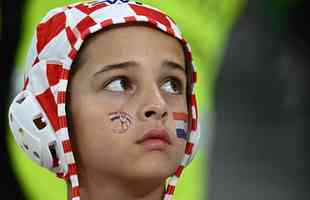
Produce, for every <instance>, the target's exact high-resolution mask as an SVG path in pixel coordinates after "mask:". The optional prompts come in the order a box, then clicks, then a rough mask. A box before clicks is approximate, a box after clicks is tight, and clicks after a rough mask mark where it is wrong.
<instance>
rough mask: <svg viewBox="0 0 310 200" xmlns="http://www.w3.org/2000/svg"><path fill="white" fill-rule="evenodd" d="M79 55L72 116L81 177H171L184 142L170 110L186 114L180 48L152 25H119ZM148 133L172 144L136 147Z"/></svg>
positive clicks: (73, 82)
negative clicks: (162, 134) (163, 136)
mask: <svg viewBox="0 0 310 200" xmlns="http://www.w3.org/2000/svg"><path fill="white" fill-rule="evenodd" d="M80 56H81V63H80V64H79V65H80V66H79V68H78V70H77V72H76V73H75V74H74V75H73V77H72V79H71V82H70V91H69V92H70V103H69V110H70V113H71V118H72V133H71V135H72V139H73V146H74V151H75V154H76V155H77V163H78V168H79V173H80V174H81V176H82V177H83V175H85V173H86V174H87V176H95V175H96V176H97V175H98V172H99V173H100V174H102V175H103V176H106V177H111V175H112V176H113V175H114V176H115V175H116V176H117V177H122V178H125V179H127V180H135V179H145V178H146V177H148V178H151V179H153V178H155V179H158V178H160V179H162V180H164V179H165V178H166V177H168V176H169V175H171V174H172V173H173V172H174V171H175V169H176V167H177V165H178V164H179V163H180V160H181V159H182V157H183V155H184V148H185V144H186V140H185V139H183V138H181V137H177V135H176V123H175V121H174V120H173V113H174V112H184V113H187V104H186V84H187V83H186V73H185V61H184V53H183V49H182V47H181V44H180V43H179V42H178V41H177V40H176V39H174V38H172V37H171V36H168V35H165V34H164V33H161V32H160V31H158V30H155V29H153V28H150V27H146V26H123V27H118V28H113V29H111V30H108V31H105V32H102V33H98V34H97V35H95V36H94V37H92V38H90V39H89V41H87V43H86V44H85V46H84V47H83V50H82V51H81V55H80ZM153 129H155V132H156V131H157V132H160V131H166V132H167V133H168V135H169V137H170V140H171V143H169V144H168V143H166V142H163V141H162V140H148V142H141V138H142V137H144V135H145V134H147V133H148V132H149V131H150V130H153ZM107 175H109V176H107Z"/></svg>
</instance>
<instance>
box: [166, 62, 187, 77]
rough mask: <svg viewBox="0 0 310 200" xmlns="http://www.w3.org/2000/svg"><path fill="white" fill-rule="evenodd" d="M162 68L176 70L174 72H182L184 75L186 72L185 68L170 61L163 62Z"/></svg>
mask: <svg viewBox="0 0 310 200" xmlns="http://www.w3.org/2000/svg"><path fill="white" fill-rule="evenodd" d="M162 66H163V67H168V68H170V69H176V70H180V71H182V72H184V73H185V74H186V71H185V66H183V65H181V64H179V63H177V62H174V61H171V60H164V61H163V62H162Z"/></svg>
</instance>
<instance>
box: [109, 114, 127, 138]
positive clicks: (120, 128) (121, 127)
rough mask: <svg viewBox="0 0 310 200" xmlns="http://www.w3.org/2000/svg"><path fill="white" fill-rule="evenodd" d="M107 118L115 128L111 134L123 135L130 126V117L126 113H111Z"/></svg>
mask: <svg viewBox="0 0 310 200" xmlns="http://www.w3.org/2000/svg"><path fill="white" fill-rule="evenodd" d="M109 117H110V120H111V122H112V123H113V125H114V126H115V128H112V131H113V133H125V132H126V131H127V130H128V129H129V127H130V126H131V124H132V117H131V116H130V115H129V114H128V113H126V112H112V113H109Z"/></svg>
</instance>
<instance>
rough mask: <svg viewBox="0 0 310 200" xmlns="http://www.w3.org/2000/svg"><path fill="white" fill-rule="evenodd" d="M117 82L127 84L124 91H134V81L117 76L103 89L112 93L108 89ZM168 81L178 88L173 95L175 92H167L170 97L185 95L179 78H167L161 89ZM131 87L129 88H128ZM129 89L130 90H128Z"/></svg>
mask: <svg viewBox="0 0 310 200" xmlns="http://www.w3.org/2000/svg"><path fill="white" fill-rule="evenodd" d="M117 80H120V81H125V84H126V87H127V88H125V89H124V91H128V90H132V89H133V85H132V81H130V79H129V78H128V77H126V76H116V77H113V78H111V79H109V80H108V81H106V82H105V83H104V84H103V88H104V89H105V90H108V91H112V90H111V89H110V90H109V89H107V87H108V86H109V85H110V84H111V83H113V82H114V81H117ZM168 81H171V83H172V84H173V83H176V87H177V90H178V91H177V92H175V93H173V92H167V93H169V94H170V95H181V94H183V88H184V86H183V83H182V81H181V80H179V78H177V77H174V76H169V77H167V78H166V79H164V81H162V83H161V84H160V87H162V86H163V85H164V84H166V83H167V82H168ZM128 86H129V87H128ZM128 88H129V89H128ZM124 91H112V92H124Z"/></svg>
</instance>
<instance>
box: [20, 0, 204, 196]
mask: <svg viewBox="0 0 310 200" xmlns="http://www.w3.org/2000/svg"><path fill="white" fill-rule="evenodd" d="M128 22H146V23H148V24H150V25H152V26H153V27H154V28H156V29H158V30H160V31H163V32H165V33H166V34H169V35H171V36H172V37H175V38H177V39H178V40H179V41H180V42H181V43H182V44H183V45H184V47H185V51H186V52H185V56H186V59H187V61H188V62H189V63H191V66H192V67H193V72H192V74H191V76H192V87H193V90H192V94H191V96H190V99H191V101H190V104H191V108H192V110H191V112H190V113H191V117H190V121H189V124H190V127H189V131H190V133H189V134H190V135H189V140H188V141H187V144H186V149H185V155H184V158H183V160H182V162H181V164H180V165H179V166H178V168H177V170H176V172H175V174H174V175H173V176H172V177H171V179H170V181H169V183H168V186H167V189H166V194H165V196H164V199H165V200H169V199H171V198H172V195H173V193H174V190H175V186H176V183H177V180H178V178H179V177H180V175H181V172H182V170H183V168H184V167H185V166H186V165H187V164H188V162H189V160H191V156H192V154H193V148H194V147H195V146H196V144H197V140H198V138H199V137H198V136H199V132H198V131H197V104H196V98H195V93H194V85H195V83H196V71H195V68H194V66H193V64H192V55H191V50H190V47H189V45H188V44H187V42H186V41H185V39H184V38H182V36H181V32H180V31H179V29H178V28H177V26H176V24H175V23H174V21H173V20H172V19H171V18H170V17H168V16H167V15H166V14H164V13H163V12H162V11H159V10H158V9H155V8H152V7H150V6H147V5H142V4H140V3H136V2H128V3H123V2H120V1H116V3H114V4H110V3H108V2H107V1H92V2H88V3H87V2H86V3H77V4H73V5H69V6H66V7H62V8H56V9H53V10H51V11H50V12H49V13H48V14H47V16H46V17H44V18H43V20H42V21H41V22H40V23H39V25H38V26H37V29H36V31H35V34H34V37H33V40H32V44H31V47H30V50H29V53H28V58H27V63H26V65H27V73H26V75H25V82H24V89H25V90H29V91H31V92H32V93H33V94H34V95H35V96H36V98H37V100H38V101H39V103H40V105H41V107H42V108H43V110H44V111H45V113H46V114H47V116H48V118H49V120H50V122H51V124H52V127H53V129H54V130H55V135H56V137H57V140H58V141H59V143H60V144H62V147H61V148H62V152H63V155H60V160H61V162H65V163H66V165H67V169H65V170H63V171H59V172H58V173H57V174H58V176H60V177H62V178H65V179H66V180H69V181H70V182H71V184H72V188H71V196H72V199H73V200H78V199H80V191H79V183H78V176H77V169H76V164H75V160H74V156H73V153H72V148H71V144H70V138H69V134H68V123H67V117H66V111H65V105H66V93H67V86H68V79H69V74H70V68H71V64H72V62H73V60H74V59H75V57H76V55H77V52H78V50H79V49H80V47H81V45H82V43H83V41H84V40H85V39H86V38H87V36H88V35H90V34H92V33H94V32H96V31H99V30H102V29H104V28H105V27H108V26H111V25H113V24H124V23H128Z"/></svg>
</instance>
